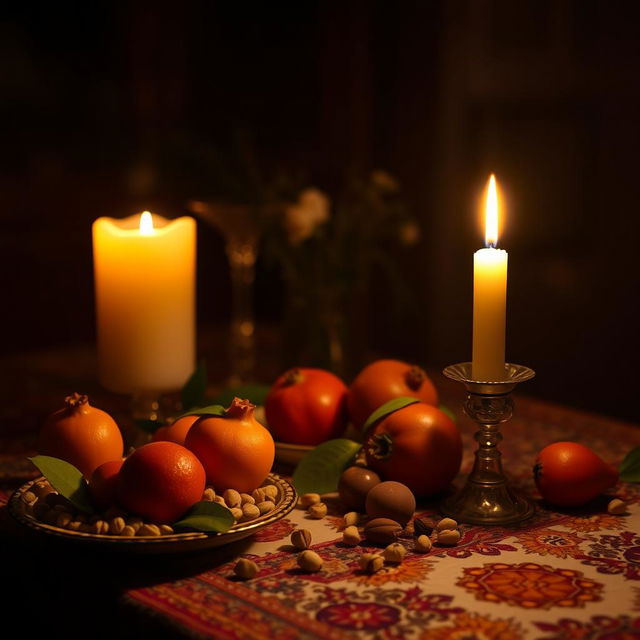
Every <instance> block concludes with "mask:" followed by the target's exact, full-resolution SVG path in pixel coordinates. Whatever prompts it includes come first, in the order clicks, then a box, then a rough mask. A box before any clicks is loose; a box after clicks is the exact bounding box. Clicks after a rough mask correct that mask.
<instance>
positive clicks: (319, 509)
mask: <svg viewBox="0 0 640 640" xmlns="http://www.w3.org/2000/svg"><path fill="white" fill-rule="evenodd" d="M307 514H308V515H309V516H311V517H312V518H314V519H316V520H321V519H322V518H324V517H325V516H326V515H327V505H326V504H325V503H324V502H318V503H317V504H312V505H311V506H310V507H309V508H308V509H307Z"/></svg>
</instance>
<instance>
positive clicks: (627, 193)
mask: <svg viewBox="0 0 640 640" xmlns="http://www.w3.org/2000/svg"><path fill="white" fill-rule="evenodd" d="M160 5H161V6H158V3H147V2H140V1H138V2H130V3H124V4H118V3H90V4H87V3H58V4H55V5H52V4H50V3H39V4H38V3H28V4H24V3H23V4H19V3H15V4H14V6H13V7H12V8H8V9H7V8H6V7H5V8H3V10H2V14H1V15H2V17H1V22H0V60H1V62H0V132H1V139H2V146H1V154H0V224H1V225H2V227H1V229H2V230H1V232H0V273H2V278H3V294H4V301H5V311H4V313H3V316H4V317H3V331H2V338H3V340H2V342H3V344H2V347H3V350H4V351H23V350H27V349H37V348H42V347H46V346H48V345H53V344H67V343H74V342H80V341H91V340H93V339H94V328H93V300H92V272H91V245H90V224H91V222H92V221H93V220H94V219H95V218H96V217H98V216H101V215H113V216H115V217H123V216H125V215H129V214H130V213H133V212H136V211H138V210H140V209H142V208H149V209H153V210H155V211H157V212H159V213H164V214H166V215H169V216H170V217H171V216H175V215H178V214H181V213H183V212H184V210H185V203H186V201H187V200H188V199H189V198H191V197H194V196H207V197H212V196H219V197H226V198H229V199H234V198H237V197H238V195H239V194H243V193H246V191H247V189H249V188H250V187H248V186H247V185H250V184H252V183H251V181H250V180H248V179H247V166H248V165H251V162H248V161H247V154H249V155H252V158H253V160H255V162H256V163H257V165H258V166H260V167H280V166H281V167H283V168H286V167H296V168H299V167H304V168H305V170H306V172H307V173H308V176H309V180H310V181H311V182H313V183H314V184H318V185H319V186H321V187H324V188H331V186H332V185H334V184H335V183H336V181H337V180H338V178H339V177H340V176H341V175H343V174H345V173H347V172H358V171H360V172H366V171H369V170H371V169H373V168H376V167H382V168H384V169H387V170H388V171H390V172H391V173H393V174H395V175H397V176H398V177H399V179H400V182H401V183H402V185H403V187H404V192H405V197H406V201H407V203H408V205H409V206H410V208H411V209H412V211H413V212H414V214H415V215H416V216H417V217H418V218H419V220H420V223H421V226H422V229H423V239H422V242H421V244H420V247H419V250H418V251H415V252H413V253H410V254H407V255H398V256H397V260H398V262H399V264H401V265H402V268H403V271H404V272H405V274H406V279H407V281H408V282H409V283H410V284H411V285H412V287H413V291H414V292H415V293H414V296H415V304H414V305H413V306H412V310H411V312H410V313H408V315H406V316H405V317H404V318H401V319H400V321H399V323H398V322H397V321H394V322H395V323H394V322H392V321H391V320H389V319H388V318H387V316H385V314H384V313H379V314H376V316H375V318H371V317H367V318H363V322H367V323H368V324H371V325H372V326H373V334H372V337H371V349H372V355H375V354H391V355H400V356H403V357H413V358H414V359H416V360H420V361H422V362H425V363H427V364H431V365H433V366H437V367H440V366H442V365H446V364H450V363H452V362H457V361H460V360H465V359H468V357H469V355H470V349H471V284H472V283H471V275H472V254H473V251H474V250H475V249H477V248H479V247H480V245H481V243H482V235H481V231H480V229H479V228H478V225H477V219H476V200H477V198H478V196H479V194H480V192H481V190H482V188H483V186H484V182H485V180H486V178H487V175H488V173H489V172H491V171H494V172H495V173H496V174H497V176H498V180H499V182H500V184H501V186H502V187H503V189H504V190H505V192H506V195H507V196H508V201H507V203H506V210H507V213H506V216H507V221H506V225H505V232H504V235H503V238H502V240H501V243H500V244H501V246H502V247H504V248H506V249H507V250H508V251H509V308H508V342H507V354H508V357H509V359H511V360H513V361H516V362H521V363H523V364H528V365H530V366H532V367H533V368H535V369H536V370H537V371H538V378H537V379H536V380H535V381H534V382H532V383H530V384H529V385H528V391H529V392H532V393H537V394H539V395H541V396H545V397H548V398H550V399H555V400H558V401H562V402H566V403H570V404H574V405H578V406H584V407H587V408H592V409H596V410H600V411H603V412H606V413H609V414H613V415H619V416H622V417H628V418H633V419H638V418H640V415H639V414H638V411H637V407H636V405H635V402H634V391H635V384H634V382H635V381H634V379H633V378H634V367H633V366H632V364H631V362H632V361H633V359H634V357H635V355H636V354H637V353H638V347H639V344H638V342H639V340H638V333H637V331H636V328H635V327H636V320H635V297H636V295H637V290H638V278H639V269H638V267H637V265H636V254H637V251H636V242H637V240H636V238H637V236H638V231H639V230H638V226H639V223H638V215H637V214H636V212H635V211H636V207H637V203H638V201H639V197H638V196H640V193H638V191H639V190H640V189H639V187H638V184H639V181H638V179H637V176H636V174H637V169H636V165H637V160H636V155H637V149H638V142H640V140H639V138H640V121H639V118H640V117H639V116H638V113H640V110H639V106H640V104H639V103H640V89H639V85H638V81H637V78H638V77H639V72H640V47H638V42H639V41H640V40H639V38H638V36H639V35H640V33H639V32H640V7H639V5H638V3H636V2H634V1H633V0H629V1H625V2H622V1H617V2H604V1H601V2H598V1H595V0H575V1H560V0H557V1H552V0H547V1H544V0H527V1H525V0H523V1H520V2H516V3H514V2H509V1H508V0H451V1H447V2H444V1H434V2H423V1H419V0H415V1H408V0H405V1H402V2H395V3H390V2H382V1H380V2H365V1H357V0H352V1H351V2H337V1H336V2H333V1H325V2H321V1H316V2H304V3H298V4H294V5H291V4H290V3H250V5H247V4H246V3H240V4H238V3H223V2H206V1H193V2H188V3H166V5H163V4H162V3H160ZM253 160H252V161H253ZM199 234H200V235H199V242H200V256H201V259H200V263H199V322H200V324H201V326H202V327H207V326H211V325H216V324H224V323H225V322H226V321H227V319H228V308H229V306H228V304H227V303H225V302H224V301H225V300H228V296H229V284H228V274H227V271H226V261H225V258H224V254H223V252H222V241H221V239H220V237H219V236H218V235H216V234H215V233H214V232H213V231H212V230H211V229H209V228H207V227H203V226H200V228H199ZM210 292H215V295H211V293H210ZM256 295H257V304H256V306H257V309H258V319H259V321H260V322H262V323H263V324H270V323H271V324H273V323H275V324H277V323H278V321H279V306H278V304H276V303H275V302H274V300H278V299H279V298H278V296H279V295H280V296H281V291H280V288H279V284H278V282H277V276H276V275H274V274H273V273H271V272H270V271H268V270H265V269H263V268H261V270H260V272H259V280H258V286H257V294H256Z"/></svg>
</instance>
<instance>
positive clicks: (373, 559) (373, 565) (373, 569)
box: [358, 553, 384, 573]
mask: <svg viewBox="0 0 640 640" xmlns="http://www.w3.org/2000/svg"><path fill="white" fill-rule="evenodd" d="M358 564H359V565H360V568H361V569H362V570H363V571H366V572H367V573H377V572H378V571H380V569H382V567H384V558H383V557H382V556H381V555H380V554H379V553H363V554H362V555H361V556H360V557H359V558H358Z"/></svg>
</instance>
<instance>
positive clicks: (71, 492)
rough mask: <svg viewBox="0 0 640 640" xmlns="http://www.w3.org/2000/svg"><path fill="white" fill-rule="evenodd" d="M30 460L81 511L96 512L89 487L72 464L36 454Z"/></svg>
mask: <svg viewBox="0 0 640 640" xmlns="http://www.w3.org/2000/svg"><path fill="white" fill-rule="evenodd" d="M29 460H31V462H33V464H34V465H35V466H36V467H38V469H39V470H40V473H42V475H43V476H44V477H45V478H46V479H47V480H48V481H49V484H50V485H51V486H52V487H53V488H54V489H55V490H56V491H57V492H58V493H59V494H60V495H61V496H64V497H65V498H66V499H67V500H69V502H71V503H72V504H73V505H75V506H76V507H77V508H78V509H80V511H84V512H85V513H93V512H94V508H93V504H92V502H91V494H90V493H89V487H88V486H87V483H86V481H85V479H84V477H83V475H82V473H80V471H79V470H78V469H76V468H75V467H74V466H73V465H72V464H69V463H68V462H65V461H64V460H60V459H59V458H52V457H51V456H34V457H33V458H29Z"/></svg>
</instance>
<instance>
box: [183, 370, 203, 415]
mask: <svg viewBox="0 0 640 640" xmlns="http://www.w3.org/2000/svg"><path fill="white" fill-rule="evenodd" d="M206 390H207V363H206V362H205V361H204V360H200V363H199V364H198V368H197V369H196V370H195V371H194V372H193V373H192V374H191V377H190V378H189V379H188V380H187V382H186V384H185V385H184V387H182V406H183V407H184V408H185V409H186V410H187V411H188V410H189V409H193V407H198V406H202V405H203V404H204V402H205V392H206Z"/></svg>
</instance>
